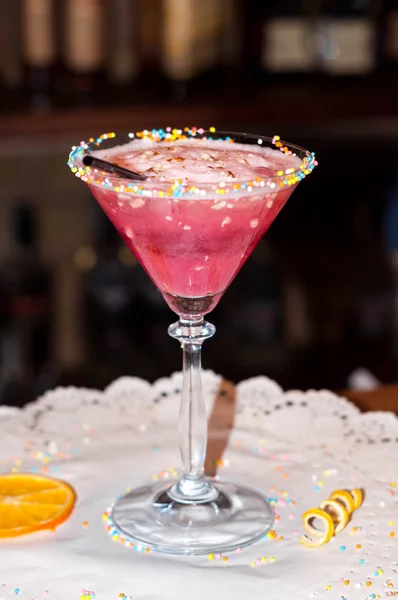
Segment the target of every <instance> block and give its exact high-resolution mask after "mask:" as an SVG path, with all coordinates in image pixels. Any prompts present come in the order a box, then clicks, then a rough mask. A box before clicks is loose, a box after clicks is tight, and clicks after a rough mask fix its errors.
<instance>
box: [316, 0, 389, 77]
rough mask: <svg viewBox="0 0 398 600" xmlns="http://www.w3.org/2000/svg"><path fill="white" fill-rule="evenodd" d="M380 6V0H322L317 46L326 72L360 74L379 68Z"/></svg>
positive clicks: (346, 74)
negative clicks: (378, 35)
mask: <svg viewBox="0 0 398 600" xmlns="http://www.w3.org/2000/svg"><path fill="white" fill-rule="evenodd" d="M380 10H381V1H380V0H322V2H321V10H320V13H319V19H318V23H317V35H316V46H317V55H318V61H319V65H320V69H321V70H322V71H323V72H324V73H326V74H328V75H332V76H344V77H347V76H355V77H357V76H363V75H369V74H371V73H373V72H374V71H375V70H376V67H377V63H378V46H377V34H378V26H379V25H378V19H379V17H380Z"/></svg>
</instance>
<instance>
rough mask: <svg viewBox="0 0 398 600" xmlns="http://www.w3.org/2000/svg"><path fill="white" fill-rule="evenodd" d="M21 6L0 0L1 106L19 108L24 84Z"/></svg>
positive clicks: (11, 0) (13, 0)
mask: <svg viewBox="0 0 398 600" xmlns="http://www.w3.org/2000/svg"><path fill="white" fill-rule="evenodd" d="M20 9H21V6H20V2H16V1H15V0H0V107H1V108H14V109H15V108H17V107H18V103H20V102H21V94H20V90H21V87H22V84H23V64H22V54H21V47H22V43H21V42H22V40H21V27H20V23H21V10H20Z"/></svg>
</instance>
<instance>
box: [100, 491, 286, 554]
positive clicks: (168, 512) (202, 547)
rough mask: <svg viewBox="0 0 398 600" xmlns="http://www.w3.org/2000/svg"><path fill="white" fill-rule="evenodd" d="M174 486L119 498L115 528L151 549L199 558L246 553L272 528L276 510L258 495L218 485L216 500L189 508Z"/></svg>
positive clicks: (116, 505) (114, 511)
mask: <svg viewBox="0 0 398 600" xmlns="http://www.w3.org/2000/svg"><path fill="white" fill-rule="evenodd" d="M172 484H173V482H170V480H167V481H158V482H156V483H153V484H151V485H147V486H143V487H140V488H137V489H134V490H132V491H130V492H128V493H127V494H125V495H124V496H121V497H120V498H118V499H117V501H116V503H115V505H114V506H113V509H112V513H111V518H112V521H113V528H114V529H116V530H117V531H118V533H119V534H120V535H121V536H122V537H124V538H126V539H128V540H129V539H130V540H131V541H134V542H135V543H137V544H142V545H145V546H146V547H148V548H150V549H151V550H156V551H158V552H167V553H169V554H185V555H194V554H196V555H197V554H209V553H217V552H220V553H222V552H230V551H232V550H236V549H237V548H243V547H244V546H248V545H249V544H252V543H253V542H256V541H257V540H259V539H261V538H262V537H263V536H264V535H265V534H266V533H267V532H268V531H269V530H270V529H271V527H272V524H273V521H274V513H273V510H272V507H271V505H270V504H269V502H268V501H267V500H266V498H265V497H264V496H262V495H261V494H259V493H258V492H256V491H255V490H252V489H250V488H247V487H244V486H241V485H237V484H233V483H226V482H220V481H217V482H216V484H215V485H216V488H217V490H218V495H217V497H216V498H215V499H214V500H212V501H210V502H204V503H203V502H201V503H187V502H186V501H185V502H179V501H178V500H174V499H172V498H171V497H170V495H169V490H170V489H171V487H172Z"/></svg>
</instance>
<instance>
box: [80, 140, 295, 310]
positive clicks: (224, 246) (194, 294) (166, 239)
mask: <svg viewBox="0 0 398 600" xmlns="http://www.w3.org/2000/svg"><path fill="white" fill-rule="evenodd" d="M199 144H200V146H199V147H198V145H199ZM227 146H228V147H227V148H225V142H211V141H208V140H204V141H201V142H197V143H194V142H193V141H192V140H190V141H189V142H185V143H184V142H176V143H174V144H170V143H167V142H163V143H156V142H153V143H152V144H148V143H145V142H143V141H141V140H139V141H136V142H132V143H130V144H127V145H126V146H125V147H124V148H123V147H122V148H117V149H116V150H115V149H114V150H111V151H106V150H105V151H100V152H98V153H97V155H98V156H100V157H102V158H106V159H107V160H109V161H112V162H113V163H114V164H117V165H120V166H123V167H125V168H130V169H131V170H133V171H137V172H140V173H142V174H144V175H146V174H148V178H149V179H148V182H151V183H152V184H155V185H156V182H158V183H159V184H162V183H164V181H165V180H166V181H167V180H170V179H171V178H173V180H176V181H184V183H185V185H190V184H191V185H195V186H196V187H198V186H199V187H201V184H202V183H208V179H209V173H211V179H213V181H214V183H215V184H217V182H220V183H221V184H223V186H222V187H220V188H219V190H218V193H214V191H213V192H212V190H205V192H206V194H205V195H200V194H199V197H198V195H197V194H196V195H193V194H192V195H191V197H189V196H188V197H187V198H182V199H180V198H179V196H178V190H177V193H176V194H175V195H174V194H173V193H172V194H171V195H167V194H165V195H163V196H160V197H159V196H157V197H155V198H153V197H149V196H144V195H142V194H141V195H139V196H134V197H132V196H131V193H128V192H120V191H119V192H115V191H108V190H107V189H101V188H100V187H98V186H95V185H92V186H91V189H92V192H93V194H94V196H95V197H96V199H97V200H98V202H99V204H100V205H101V206H102V208H103V210H104V211H105V213H106V214H107V215H108V217H109V219H110V220H111V221H112V222H113V224H114V225H115V227H116V229H117V230H118V231H119V233H120V235H121V237H122V238H123V240H124V241H125V243H126V244H127V246H128V247H129V248H130V249H131V251H132V252H133V253H134V254H135V256H136V257H137V259H138V260H139V262H140V263H141V265H142V266H143V267H144V269H145V270H146V271H147V273H148V275H149V276H150V277H151V279H152V280H153V282H154V283H155V285H156V286H157V287H158V288H159V290H160V291H161V292H162V294H163V295H164V297H165V299H166V301H167V302H168V304H169V306H170V308H172V309H173V310H176V312H179V311H178V306H179V304H178V300H176V298H195V299H197V300H198V301H199V300H200V302H201V306H202V310H201V313H202V315H203V314H206V313H208V312H210V311H211V310H212V309H213V308H214V306H215V305H216V304H217V302H218V300H219V299H220V297H221V295H222V294H223V293H224V292H225V290H226V288H227V287H228V285H229V284H230V283H231V281H232V280H233V278H234V277H235V275H236V273H237V272H238V271H239V269H240V268H241V266H242V265H243V264H244V263H245V261H246V259H247V257H248V256H249V255H250V254H251V252H252V251H253V249H254V248H255V246H256V245H257V243H258V241H259V240H260V239H261V238H262V236H263V235H264V233H265V232H266V231H267V229H268V228H269V226H270V225H271V223H272V222H273V220H274V219H275V217H276V215H277V214H278V213H279V211H280V210H281V208H282V207H283V205H284V204H285V202H286V201H287V199H288V198H289V196H290V194H291V192H292V191H293V189H294V187H295V186H296V185H297V184H293V185H290V186H283V187H281V186H280V185H276V184H275V182H274V183H272V182H271V183H270V185H269V186H265V184H264V185H262V186H260V185H258V187H257V188H256V191H255V193H253V184H254V183H264V177H274V176H275V175H276V174H277V173H278V172H280V171H283V173H284V172H285V171H286V170H289V168H290V169H292V170H293V171H295V170H296V169H297V168H299V166H300V160H299V159H298V158H297V157H293V156H291V155H285V154H282V153H281V152H279V151H278V150H271V149H262V148H261V147H259V146H257V147H255V148H254V150H253V149H252V148H250V147H247V146H245V145H243V144H232V143H230V144H227ZM165 167H166V168H165ZM239 179H240V180H243V181H247V182H248V184H247V187H249V189H250V188H251V192H249V193H245V189H240V188H239V189H236V192H233V193H232V194H228V195H227V194H226V193H225V187H226V186H229V185H231V186H233V185H234V181H235V180H238V181H239ZM256 179H259V181H256ZM252 180H253V181H252ZM250 183H252V185H251V186H250V185H249V184H250Z"/></svg>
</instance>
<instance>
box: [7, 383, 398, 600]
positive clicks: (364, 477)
mask: <svg viewBox="0 0 398 600" xmlns="http://www.w3.org/2000/svg"><path fill="white" fill-rule="evenodd" d="M203 382H204V393H205V399H206V403H207V406H208V410H209V414H213V415H214V414H215V412H216V411H217V405H218V403H220V402H221V403H224V405H225V406H229V405H230V404H231V402H232V401H231V402H230V403H228V397H225V396H221V397H220V396H219V395H218V391H219V386H220V383H221V378H220V377H218V376H216V375H215V374H214V373H212V372H210V371H206V372H204V373H203ZM180 388H181V375H180V374H175V375H173V376H172V377H171V378H170V379H162V380H159V381H158V382H156V383H155V384H154V385H150V384H149V383H147V382H145V381H142V380H140V379H136V378H123V379H120V380H118V381H116V382H114V383H113V384H112V385H111V386H110V387H109V388H108V389H107V390H105V392H103V393H102V392H99V391H95V390H85V389H76V388H68V389H58V390H55V391H53V392H49V393H47V394H46V395H45V396H44V397H43V398H41V399H39V400H38V401H37V402H36V403H34V404H32V405H29V406H28V407H26V408H25V409H23V410H18V409H8V408H0V464H1V470H2V471H3V472H9V471H12V470H14V471H16V470H19V471H24V472H25V471H29V470H31V471H34V472H38V473H46V474H48V475H51V476H54V477H59V478H61V479H64V480H66V481H68V482H70V483H71V484H72V485H73V486H74V487H75V489H76V491H77V494H78V502H77V506H76V508H75V510H74V512H73V514H72V516H71V517H70V518H69V519H68V521H67V522H66V523H65V524H63V525H62V526H60V527H59V528H58V529H57V531H56V532H55V533H50V532H43V533H40V534H34V535H31V536H26V537H24V538H19V539H14V540H11V541H2V542H1V544H0V600H2V599H4V600H5V599H7V600H8V599H10V598H13V599H14V598H15V597H16V596H20V597H21V598H23V599H26V600H33V599H34V600H42V599H44V598H47V599H48V600H51V599H54V600H75V599H76V600H78V599H79V598H80V597H81V596H82V595H83V596H84V594H87V595H86V598H87V599H88V598H94V597H95V598H96V599H97V600H113V599H115V600H116V599H117V598H123V597H124V596H125V597H127V598H129V597H131V598H132V599H134V600H169V599H170V600H183V599H184V600H185V599H189V600H202V599H203V598H214V599H222V600H224V599H228V600H242V599H244V600H264V599H266V600H293V599H294V600H302V599H303V600H304V599H308V598H312V599H318V600H320V599H323V598H325V599H327V600H331V599H334V600H335V599H338V600H341V599H342V598H343V599H346V600H365V599H368V598H372V599H373V598H385V597H390V596H394V595H396V596H398V545H397V542H396V540H397V537H398V419H397V418H396V417H395V416H394V415H393V414H390V413H366V414H361V413H359V411H358V410H357V409H356V408H355V407H354V406H353V405H352V404H350V403H349V402H348V401H346V400H344V399H342V398H339V397H337V396H335V395H334V394H332V393H331V392H328V391H319V392H316V391H309V392H306V393H302V392H298V391H290V392H287V393H284V392H283V391H282V390H281V388H280V387H279V386H278V385H277V384H276V383H274V382H272V381H270V380H269V379H266V378H263V377H260V378H255V379H251V380H249V381H245V382H242V383H240V384H239V385H238V386H237V387H236V397H235V403H236V404H235V407H234V412H235V417H234V426H233V429H232V430H231V431H230V432H228V435H227V432H224V433H223V432H220V431H217V432H215V433H214V432H213V433H214V435H215V436H216V437H217V436H218V437H220V436H221V438H222V437H223V435H225V439H227V438H228V444H227V447H226V449H225V451H224V454H223V457H222V462H220V461H219V466H218V475H219V476H220V477H223V478H225V479H228V480H232V481H233V480H237V481H242V482H245V483H247V484H249V485H251V486H253V487H256V488H257V489H258V490H261V491H262V492H263V493H264V494H265V495H266V496H268V497H269V498H270V500H271V501H272V503H273V504H274V506H275V509H276V513H277V521H276V524H275V528H274V530H275V533H274V534H272V535H271V536H270V535H269V536H268V537H267V538H266V539H264V540H262V541H261V542H259V543H257V544H255V545H253V546H251V547H249V548H247V549H245V550H243V551H241V552H234V553H231V554H228V555H227V559H228V560H226V561H223V560H222V557H216V558H215V560H212V561H210V560H209V558H208V557H207V556H204V557H184V558H179V557H171V556H167V555H162V554H157V553H155V552H149V553H148V552H140V551H135V550H132V549H130V548H128V547H126V545H125V544H123V543H121V542H120V540H119V541H113V540H112V539H111V537H110V536H109V534H108V533H107V532H106V530H105V527H104V521H103V519H102V515H103V513H104V510H105V509H106V508H107V507H108V506H109V505H110V504H111V503H112V501H113V500H114V499H115V497H116V496H117V495H119V494H120V493H121V492H123V491H124V490H125V489H126V488H128V487H133V486H135V485H139V484H141V483H143V482H145V481H148V480H151V479H152V478H153V477H169V476H170V474H171V473H172V472H173V471H174V470H175V469H178V467H179V453H178V447H177V445H176V439H177V436H176V426H177V415H178V408H179V390H180ZM231 406H232V404H231ZM231 406H230V408H231ZM211 439H213V434H212V435H211ZM210 458H211V457H210ZM217 459H219V457H218V456H215V457H214V460H217ZM352 487H362V488H364V489H365V491H366V499H365V502H364V504H363V506H362V507H361V508H360V509H359V510H358V511H356V513H354V515H353V518H352V521H351V522H350V523H349V525H348V526H347V528H346V529H345V530H344V531H343V532H342V533H341V534H339V535H338V536H336V538H335V539H334V540H332V542H330V543H329V544H327V545H325V546H323V547H322V548H318V549H312V550H311V549H307V548H304V547H303V546H302V545H301V544H300V543H299V541H298V537H299V535H301V534H302V526H301V515H302V513H303V512H304V510H306V509H308V508H311V507H316V506H318V505H319V502H320V501H321V500H322V499H325V498H327V497H328V495H329V493H330V492H331V491H332V490H334V489H336V488H352ZM395 531H396V532H397V535H396V536H395ZM263 557H266V559H267V560H266V561H261V560H259V559H262V558H263ZM253 565H254V566H253ZM90 593H91V596H90V595H89V594H90ZM123 595H124V596H123Z"/></svg>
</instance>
